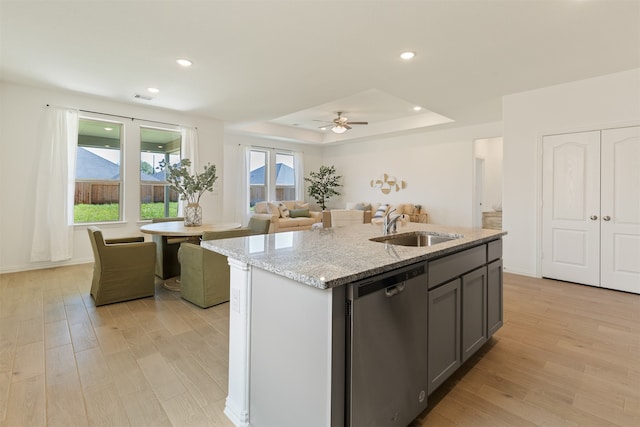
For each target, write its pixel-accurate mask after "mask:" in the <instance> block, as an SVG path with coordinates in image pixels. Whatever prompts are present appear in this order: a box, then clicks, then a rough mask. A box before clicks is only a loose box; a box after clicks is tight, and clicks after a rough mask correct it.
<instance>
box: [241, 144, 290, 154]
mask: <svg viewBox="0 0 640 427" xmlns="http://www.w3.org/2000/svg"><path fill="white" fill-rule="evenodd" d="M243 145H246V144H238V147H241V146H243ZM246 146H247V147H250V148H262V149H263V150H274V151H282V152H286V153H295V152H296V151H295V150H289V149H287V148H275V147H262V146H260V145H251V144H250V145H246Z"/></svg>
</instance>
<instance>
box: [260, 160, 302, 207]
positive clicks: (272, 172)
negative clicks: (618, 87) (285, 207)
mask: <svg viewBox="0 0 640 427" xmlns="http://www.w3.org/2000/svg"><path fill="white" fill-rule="evenodd" d="M295 160H296V159H295V155H294V154H293V153H287V152H284V151H276V150H273V149H267V148H264V149H262V148H252V149H251V150H250V156H249V210H250V211H251V212H253V208H254V206H255V204H256V203H257V202H262V201H266V200H295V199H296V198H297V194H298V188H297V185H296V182H297V179H296V174H297V173H299V172H300V173H301V171H297V170H296V161H295Z"/></svg>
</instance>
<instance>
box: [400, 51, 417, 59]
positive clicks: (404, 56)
mask: <svg viewBox="0 0 640 427" xmlns="http://www.w3.org/2000/svg"><path fill="white" fill-rule="evenodd" d="M415 56H416V53H415V52H409V51H407V52H402V53H401V54H400V58H402V59H413V57H415Z"/></svg>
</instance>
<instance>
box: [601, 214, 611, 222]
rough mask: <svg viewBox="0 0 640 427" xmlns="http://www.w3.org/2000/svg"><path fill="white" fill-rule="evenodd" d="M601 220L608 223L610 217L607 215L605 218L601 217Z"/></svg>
mask: <svg viewBox="0 0 640 427" xmlns="http://www.w3.org/2000/svg"><path fill="white" fill-rule="evenodd" d="M602 219H604V220H605V221H609V220H611V217H610V216H609V215H607V216H603V217H602Z"/></svg>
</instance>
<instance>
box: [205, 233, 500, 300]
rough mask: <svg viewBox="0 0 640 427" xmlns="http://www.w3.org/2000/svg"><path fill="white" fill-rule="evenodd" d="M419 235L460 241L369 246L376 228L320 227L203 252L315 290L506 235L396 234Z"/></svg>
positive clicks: (214, 245) (214, 243) (211, 245)
mask: <svg viewBox="0 0 640 427" xmlns="http://www.w3.org/2000/svg"><path fill="white" fill-rule="evenodd" d="M414 231H422V232H428V233H436V234H443V235H462V236H463V237H461V238H458V239H454V240H451V241H448V242H443V243H438V244H436V245H433V246H427V247H407V246H399V245H390V244H385V243H380V242H373V241H371V240H369V239H371V238H376V237H380V236H382V234H383V233H382V228H381V227H380V226H379V225H373V224H363V225H357V226H351V227H339V228H319V229H313V230H308V231H289V232H283V233H275V234H261V235H255V236H249V237H239V238H232V239H224V240H207V241H203V242H202V243H201V245H202V247H203V248H205V249H208V250H211V251H214V252H217V253H220V254H222V255H225V256H228V257H229V258H233V259H236V260H238V261H241V262H245V263H247V264H249V265H252V266H255V267H258V268H261V269H263V270H266V271H270V272H272V273H275V274H278V275H281V276H284V277H287V278H289V279H292V280H295V281H297V282H300V283H303V284H305V285H309V286H313V287H316V288H319V289H330V288H334V287H337V286H342V285H345V284H348V283H352V282H355V281H358V280H362V279H366V278H367V277H370V276H374V275H376V274H380V273H384V272H386V271H390V270H394V269H396V268H400V267H403V266H405V265H410V264H413V263H417V262H421V261H427V260H429V259H433V258H438V257H440V256H444V255H447V254H451V253H454V252H458V251H461V250H464V249H467V248H470V247H473V246H477V245H479V244H483V243H486V242H489V241H491V240H496V239H500V238H501V237H502V236H504V235H506V234H507V233H506V232H505V231H500V230H488V229H479V228H462V227H449V226H439V225H433V224H419V223H407V224H405V225H404V226H402V227H398V233H397V234H398V235H400V234H404V233H410V232H414Z"/></svg>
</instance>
